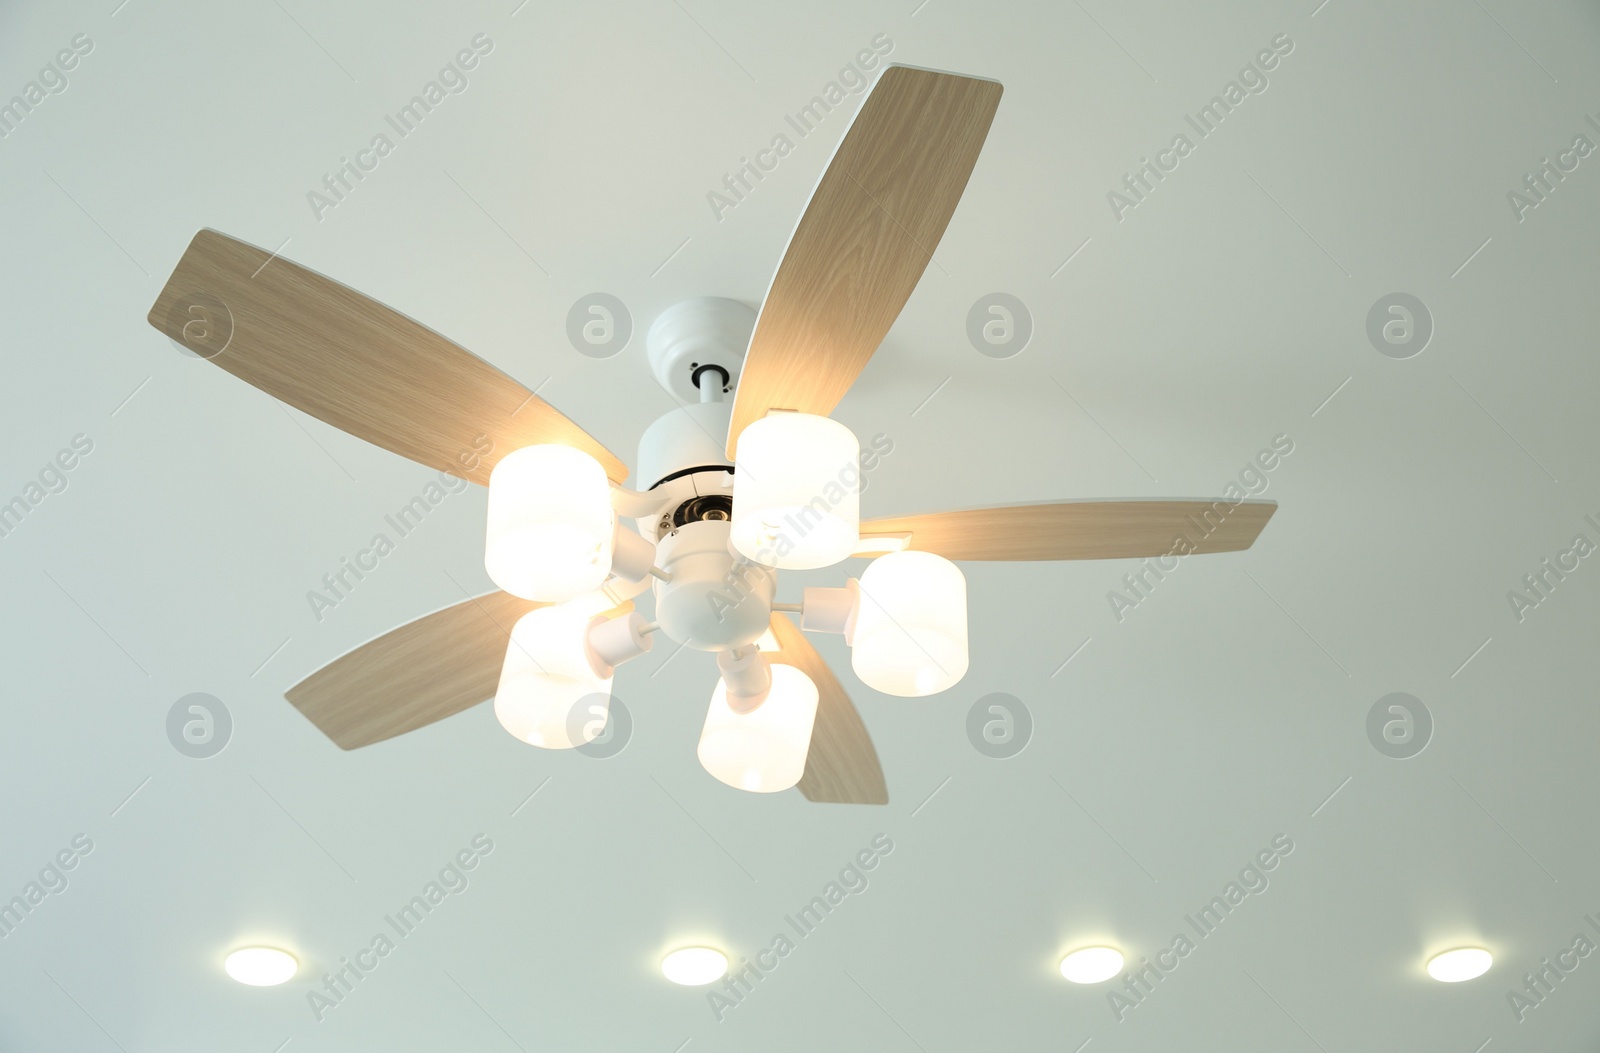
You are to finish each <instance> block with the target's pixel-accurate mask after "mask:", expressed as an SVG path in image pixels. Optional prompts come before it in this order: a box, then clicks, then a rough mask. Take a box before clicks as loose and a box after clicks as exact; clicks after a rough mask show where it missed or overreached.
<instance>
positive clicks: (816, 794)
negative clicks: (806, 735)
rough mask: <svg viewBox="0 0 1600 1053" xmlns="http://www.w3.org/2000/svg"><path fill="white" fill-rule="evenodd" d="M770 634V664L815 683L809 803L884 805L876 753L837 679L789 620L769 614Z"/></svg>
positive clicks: (805, 787)
mask: <svg viewBox="0 0 1600 1053" xmlns="http://www.w3.org/2000/svg"><path fill="white" fill-rule="evenodd" d="M772 635H773V636H774V637H776V638H777V641H778V651H777V652H776V653H774V654H771V655H769V656H768V658H769V660H770V661H773V662H777V663H779V664H781V665H792V666H794V667H795V668H796V669H798V670H800V671H801V672H802V673H804V674H806V676H809V677H810V678H811V682H812V683H814V684H816V685H817V696H818V697H817V723H816V725H815V726H814V727H813V729H812V731H811V752H809V753H808V754H806V772H805V774H804V775H802V776H801V777H800V792H801V793H803V794H805V796H806V799H807V800H811V801H822V802H828V803H832V804H888V803H889V788H888V787H887V786H885V785H884V782H883V768H882V767H881V766H880V765H879V764H878V751H877V750H875V749H873V748H872V738H871V737H870V736H869V735H868V734H867V727H866V725H865V724H863V723H861V714H860V713H857V712H856V707H855V705H854V704H853V703H852V702H851V701H850V696H849V695H847V694H845V690H844V687H843V686H842V685H841V684H840V683H839V678H838V677H836V676H834V675H833V670H832V669H829V668H828V663H826V662H824V661H823V660H822V656H821V655H820V654H818V653H817V649H816V648H815V647H812V646H811V641H810V640H807V639H806V637H805V634H804V633H802V632H801V631H800V630H799V629H798V628H797V627H796V626H795V624H794V623H793V622H791V621H790V620H789V619H788V618H786V617H784V616H783V615H781V614H774V615H773V616H772Z"/></svg>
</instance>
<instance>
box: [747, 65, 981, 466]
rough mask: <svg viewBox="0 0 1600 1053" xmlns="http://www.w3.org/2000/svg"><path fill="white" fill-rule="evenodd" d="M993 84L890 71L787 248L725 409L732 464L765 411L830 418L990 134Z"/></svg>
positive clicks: (929, 251)
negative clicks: (744, 434) (743, 436)
mask: <svg viewBox="0 0 1600 1053" xmlns="http://www.w3.org/2000/svg"><path fill="white" fill-rule="evenodd" d="M1000 93H1001V87H1000V85H999V84H998V83H996V82H995V81H991V80H980V79H977V78H974V77H961V76H957V75H955V74H951V73H938V72H935V71H933V70H924V69H914V68H911V67H909V66H890V67H888V68H886V69H885V70H884V71H883V73H882V75H881V76H880V77H879V78H878V83H877V84H876V85H875V86H874V87H873V89H872V93H871V94H870V95H868V96H867V100H866V101H865V102H864V103H862V104H861V110H860V112H858V113H857V114H856V119H855V121H854V122H853V123H852V124H851V125H850V130H849V131H848V132H846V133H845V137H844V140H843V141H842V142H841V143H840V144H839V148H838V150H837V151H836V152H835V153H834V155H833V160H832V161H831V162H830V163H829V164H828V169H827V171H826V172H824V173H823V176H822V180H821V182H819V183H818V184H817V189H816V191H815V192H814V193H813V194H812V196H811V201H810V203H809V204H808V205H807V206H806V211H805V214H804V215H802V216H801V218H800V223H799V225H798V226H797V227H796V228H795V231H794V234H793V236H792V237H790V239H789V246H788V248H787V249H786V250H785V251H784V255H783V261H782V262H781V263H780V264H779V265H778V270H777V273H776V275H774V277H773V279H772V286H771V287H770V288H769V289H768V290H767V298H766V300H765V301H764V302H763V303H762V305H761V314H760V316H759V317H758V318H757V319H756V328H755V332H754V333H753V334H752V336H751V338H750V349H749V351H748V353H747V354H746V356H745V362H744V367H743V369H742V371H741V375H740V379H739V389H738V391H737V393H736V394H735V396H734V403H733V423H732V425H731V427H730V428H729V429H728V449H727V452H728V456H729V457H732V456H733V455H734V453H735V447H736V444H737V442H738V438H739V433H740V432H741V431H743V430H744V429H745V427H746V426H748V425H749V424H750V423H751V422H753V421H757V420H760V419H761V418H762V417H764V416H766V415H767V411H768V410H771V409H790V410H797V411H800V412H803V413H815V414H818V415H821V416H826V415H827V414H829V413H831V412H833V408H834V406H836V405H838V402H839V400H840V399H841V398H843V397H844V394H845V392H846V391H848V390H849V389H850V385H851V384H853V383H855V379H856V377H857V376H858V375H859V374H860V372H861V370H862V369H863V368H864V367H865V366H866V364H867V361H868V360H869V359H870V358H871V357H872V354H873V352H875V351H876V350H877V349H878V345H879V344H881V343H883V338H884V336H885V335H886V334H887V333H888V332H889V327H890V326H891V325H893V324H894V320H895V319H896V318H897V317H899V314H900V310H901V308H903V307H904V306H905V304H906V300H908V299H909V298H910V296H911V291H912V290H913V289H915V288H916V285H917V282H918V281H919V280H920V279H921V278H922V272H923V270H924V269H925V268H926V267H927V265H928V261H929V260H930V259H932V258H933V250H934V249H935V248H936V247H937V246H938V244H939V239H940V238H942V237H943V236H944V231H945V227H946V226H947V225H948V224H949V222H950V217H951V215H952V214H954V212H955V209H956V204H957V202H959V201H960V200H961V194H962V191H964V190H965V189H966V186H967V178H968V177H969V176H970V175H971V174H972V166H973V165H974V164H975V163H976V162H977V160H978V152H979V151H980V150H981V149H982V148H983V141H984V139H985V137H986V136H987V135H988V134H989V124H990V122H991V121H992V120H993V119H994V113H995V108H996V107H998V106H999V105H1000Z"/></svg>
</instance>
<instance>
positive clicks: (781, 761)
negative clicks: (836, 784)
mask: <svg viewBox="0 0 1600 1053" xmlns="http://www.w3.org/2000/svg"><path fill="white" fill-rule="evenodd" d="M816 719H817V685H816V684H813V683H812V682H811V678H810V677H808V676H806V675H805V674H804V673H802V672H801V671H800V670H798V669H796V668H795V667H794V666H792V665H774V666H773V667H772V687H771V690H770V691H769V692H768V694H767V697H766V700H765V701H763V702H762V703H761V704H760V705H759V706H757V707H756V708H755V709H753V710H751V711H750V712H748V713H736V712H734V710H733V709H732V707H730V706H729V705H728V686H727V684H726V683H724V682H723V681H721V680H718V681H717V689H716V690H715V691H714V692H712V694H711V708H710V709H709V710H707V711H706V723H705V727H704V728H702V729H701V731H700V748H699V750H698V751H697V753H698V755H699V757H700V764H701V766H702V767H703V768H705V770H706V771H708V772H710V773H711V775H712V776H713V777H714V778H716V779H717V780H718V781H719V782H724V783H727V784H728V785H729V786H732V787H735V788H736V789H740V790H750V791H751V792H753V793H775V792H777V791H778V790H787V789H788V788H789V787H791V786H793V785H794V784H795V783H797V782H799V781H800V776H802V775H804V774H805V770H806V753H807V752H808V751H809V750H810V749H811V728H812V725H813V724H814V723H815V722H816Z"/></svg>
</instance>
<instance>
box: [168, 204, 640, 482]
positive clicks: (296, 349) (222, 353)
mask: <svg viewBox="0 0 1600 1053" xmlns="http://www.w3.org/2000/svg"><path fill="white" fill-rule="evenodd" d="M150 324H151V325H153V326H155V327H156V328H157V329H159V330H160V331H161V332H163V333H165V334H166V335H167V336H169V337H171V338H172V339H173V340H176V341H177V342H178V343H180V344H182V345H184V346H185V347H187V348H189V349H190V350H191V351H194V352H195V353H196V354H198V355H200V356H201V357H202V358H207V359H209V360H210V361H211V362H212V363H214V364H215V365H218V366H221V367H222V368H223V369H225V370H227V371H228V372H229V373H232V374H233V375H234V376H236V377H238V378H239V379H241V380H243V381H245V382H246V383H248V384H252V385H254V386H255V387H258V388H260V389H261V390H262V391H265V392H266V393H267V394H269V395H271V396H273V397H274V398H278V399H282V400H283V401H284V402H287V403H288V404H289V405H291V406H294V407H296V408H297V409H301V410H304V411H305V412H306V413H309V414H311V415H312V416H313V417H316V418H317V419H319V420H323V421H326V422H327V423H329V424H332V425H333V426H334V427H336V428H340V429H342V430H344V431H347V432H349V433H350V434H351V435H354V436H356V437H357V438H361V439H365V440H366V441H368V442H370V443H373V444H374V445H377V446H382V447H383V448H384V449H386V450H391V451H393V452H395V453H398V454H400V455H401V456H402V457H409V458H410V459H411V460H413V461H417V462H418V463H420V464H425V465H427V466H428V467H429V468H433V469H435V470H437V471H441V472H449V473H450V474H452V475H456V476H460V477H461V478H463V479H467V480H469V481H471V482H474V483H481V484H485V485H487V484H488V482H489V472H490V470H491V469H492V468H493V467H494V465H495V462H496V461H497V460H499V458H501V457H503V456H505V455H506V454H508V453H510V452H512V451H513V450H517V449H520V448H521V447H523V446H531V445H534V444H536V443H562V444H564V445H567V446H573V447H576V448H577V449H580V450H583V451H584V452H585V453H588V454H590V455H591V456H593V457H594V458H595V459H596V460H598V461H599V462H600V463H601V464H602V465H603V466H604V467H605V470H606V475H607V476H609V477H610V478H611V480H612V481H613V482H616V483H620V482H622V481H623V480H624V479H626V478H627V475H628V468H627V465H625V464H623V463H622V461H621V460H619V459H618V458H617V457H616V456H615V455H613V454H612V453H611V452H610V451H608V450H607V449H606V448H605V447H604V446H602V445H600V443H599V442H597V441H596V440H595V439H594V438H592V437H591V436H590V435H589V434H588V433H587V432H585V431H584V430H583V429H582V428H580V427H578V426H577V425H576V424H574V423H572V421H570V420H568V419H567V418H566V417H564V416H562V415H561V414H560V413H559V412H557V411H556V410H555V409H554V408H552V407H551V406H550V404H549V403H547V402H545V401H543V400H542V399H540V398H539V397H538V396H536V395H534V394H533V393H532V392H530V391H529V390H528V389H527V388H525V387H523V386H522V385H521V384H520V383H518V382H517V381H515V380H513V379H512V378H511V377H508V376H506V375H505V374H504V373H502V372H500V371H499V370H498V369H496V368H495V367H493V366H491V365H490V364H489V363H487V362H485V361H483V359H481V358H478V357H477V356H476V355H473V354H472V353H470V352H468V351H466V350H464V349H462V348H460V347H458V346H456V345H455V344H453V343H451V342H450V341H449V340H446V339H445V338H444V337H442V336H440V335H439V334H438V333H435V332H434V331H433V330H431V329H429V328H427V327H426V326H424V325H422V324H421V323H419V322H414V321H412V320H411V319H409V318H407V317H405V316H404V315H402V314H399V313H398V312H396V311H392V310H390V309H389V308H387V307H385V306H383V305H382V304H380V303H378V302H377V301H376V300H373V299H371V298H370V297H367V296H363V295H362V294H361V293H358V292H356V291H355V290H354V289H351V288H348V287H347V286H344V285H340V284H339V283H338V282H336V281H334V280H332V279H331V278H324V277H323V276H322V275H320V274H316V273H314V272H312V271H309V270H307V269H306V268H304V267H301V266H300V265H299V264H296V263H291V262H290V261H288V260H286V259H283V258H282V257H274V256H273V255H272V254H271V253H269V252H266V251H265V250H263V249H259V248H256V247H255V246H254V245H247V244H245V243H244V242H242V241H238V240H235V239H234V238H230V237H228V236H227V235H226V234H220V233H218V232H217V231H214V230H202V231H201V232H200V233H198V234H196V235H195V236H194V240H193V241H192V242H190V243H189V248H188V250H187V251H185V252H184V254H183V258H182V259H181V260H179V261H178V266H177V268H176V269H175V270H174V271H173V272H172V277H171V278H169V279H168V280H167V284H166V287H165V288H163V289H162V290H161V295H160V296H158V297H157V298H156V302H155V305H154V306H153V307H151V308H150Z"/></svg>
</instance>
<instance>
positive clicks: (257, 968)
mask: <svg viewBox="0 0 1600 1053" xmlns="http://www.w3.org/2000/svg"><path fill="white" fill-rule="evenodd" d="M222 968H223V969H224V970H226V971H227V973H228V975H229V976H231V977H233V978H234V979H235V980H238V981H239V982H240V983H242V984H249V985H250V986H251V987H276V986H278V985H279V984H281V983H287V982H288V981H289V980H290V979H291V978H293V976H294V974H295V971H296V970H298V969H299V968H300V963H299V962H298V961H297V960H295V956H294V955H292V954H290V953H289V952H288V951H280V950H278V949H277V948H276V947H241V948H240V949H239V950H237V951H234V952H233V953H232V954H230V955H228V957H227V958H226V959H225V960H224V961H223V963H222Z"/></svg>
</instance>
